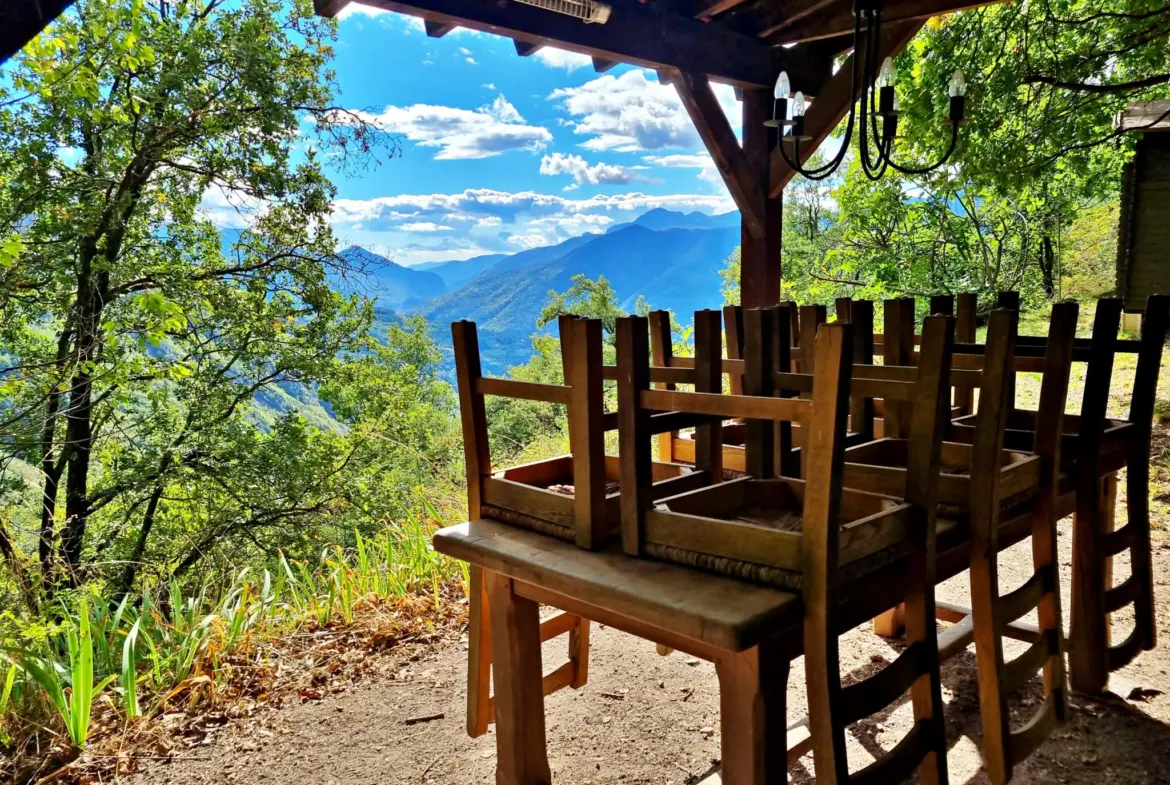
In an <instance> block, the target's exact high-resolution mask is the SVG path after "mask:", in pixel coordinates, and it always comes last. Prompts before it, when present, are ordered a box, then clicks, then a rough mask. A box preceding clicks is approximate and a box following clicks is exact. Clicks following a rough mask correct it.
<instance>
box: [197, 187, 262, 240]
mask: <svg viewBox="0 0 1170 785" xmlns="http://www.w3.org/2000/svg"><path fill="white" fill-rule="evenodd" d="M264 209H265V202H264V200H262V199H258V198H256V197H254V196H249V195H247V194H244V193H240V192H239V191H233V190H229V189H227V188H224V187H223V186H221V185H218V184H216V185H212V186H210V187H209V188H208V189H207V190H205V191H204V192H203V199H202V200H201V201H200V203H199V215H200V217H202V218H204V219H206V220H208V221H211V222H212V223H213V224H215V226H216V227H217V228H220V229H246V228H248V227H249V226H251V225H252V224H254V223H255V222H256V219H257V218H259V217H260V215H261V213H262V212H263V211H264Z"/></svg>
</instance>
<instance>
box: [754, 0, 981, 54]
mask: <svg viewBox="0 0 1170 785" xmlns="http://www.w3.org/2000/svg"><path fill="white" fill-rule="evenodd" d="M993 2H995V0H891V1H890V2H887V3H884V4H883V5H882V24H883V25H887V26H893V25H894V24H897V23H905V22H907V20H918V21H921V22H925V21H926V20H927V19H928V18H930V17H932V16H940V15H942V14H949V13H951V12H952V11H959V10H962V9H964V8H979V7H981V6H985V5H990V4H992V3H993ZM852 32H853V14H852V13H851V7H850V6H848V5H844V6H840V11H838V12H837V13H835V14H816V15H812V16H809V17H807V18H806V19H805V20H804V21H803V22H801V23H798V24H794V25H792V26H790V27H788V28H785V29H784V30H783V31H781V32H780V33H778V34H777V35H776V36H775V37H774V39H773V40H774V41H775V42H776V43H784V44H790V43H797V42H801V41H817V40H819V39H822V38H834V37H836V36H845V35H849V34H851V33H852ZM878 60H879V62H880V60H881V58H880V57H879V58H878Z"/></svg>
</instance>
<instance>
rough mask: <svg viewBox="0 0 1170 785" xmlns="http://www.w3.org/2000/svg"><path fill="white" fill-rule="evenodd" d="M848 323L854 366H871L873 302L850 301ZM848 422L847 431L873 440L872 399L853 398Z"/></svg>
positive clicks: (866, 439) (864, 438)
mask: <svg viewBox="0 0 1170 785" xmlns="http://www.w3.org/2000/svg"><path fill="white" fill-rule="evenodd" d="M838 318H839V317H838ZM848 321H849V323H850V324H852V325H853V362H854V364H857V365H873V302H872V301H870V300H855V301H852V302H851V303H850V305H849V320H848ZM849 421H850V426H849V429H850V430H851V431H853V432H854V433H859V434H861V438H862V439H863V440H864V441H870V440H871V439H873V399H872V398H863V397H861V396H855V397H854V398H853V403H852V404H851V405H850V410H849Z"/></svg>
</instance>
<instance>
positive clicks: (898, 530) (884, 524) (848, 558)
mask: <svg viewBox="0 0 1170 785" xmlns="http://www.w3.org/2000/svg"><path fill="white" fill-rule="evenodd" d="M908 509H909V508H908V507H907V506H906V505H904V504H902V505H898V506H897V507H893V508H891V509H889V510H886V511H884V512H880V513H876V514H874V515H870V516H868V517H866V518H863V519H861V520H858V521H852V522H851V523H848V524H846V525H845V526H842V527H841V531H840V533H839V534H838V537H839V540H840V546H839V547H840V552H839V560H840V563H841V564H848V563H849V562H852V561H856V560H858V559H864V558H865V557H866V556H870V555H872V554H874V553H877V552H878V551H881V550H884V549H886V548H889V547H891V546H893V545H897V544H898V543H900V542H904V541H905V540H906V538H907V537H908V536H909V530H908V526H907V518H908V515H907V511H908Z"/></svg>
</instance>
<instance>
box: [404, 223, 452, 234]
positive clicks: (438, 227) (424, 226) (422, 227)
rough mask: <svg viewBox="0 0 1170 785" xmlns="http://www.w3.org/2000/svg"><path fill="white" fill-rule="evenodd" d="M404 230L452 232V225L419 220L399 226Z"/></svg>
mask: <svg viewBox="0 0 1170 785" xmlns="http://www.w3.org/2000/svg"><path fill="white" fill-rule="evenodd" d="M398 228H400V229H401V230H402V231H404V232H450V231H451V227H450V226H443V225H442V224H437V223H431V222H430V221H418V222H416V223H409V224H402V226H400V227H398Z"/></svg>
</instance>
